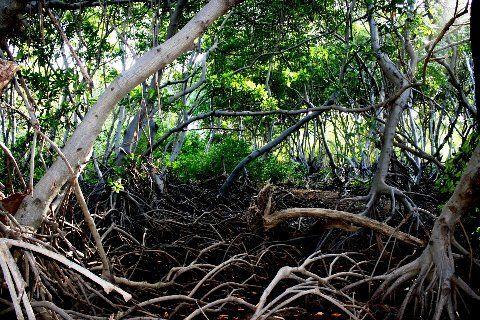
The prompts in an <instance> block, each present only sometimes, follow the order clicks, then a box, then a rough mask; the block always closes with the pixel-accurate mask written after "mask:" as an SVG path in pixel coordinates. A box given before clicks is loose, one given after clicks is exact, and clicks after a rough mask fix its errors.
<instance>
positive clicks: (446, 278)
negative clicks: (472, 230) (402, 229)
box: [342, 241, 480, 320]
mask: <svg viewBox="0 0 480 320" xmlns="http://www.w3.org/2000/svg"><path fill="white" fill-rule="evenodd" d="M378 279H382V280H383V282H382V284H381V285H380V286H379V287H378V288H377V290H376V291H375V293H374V294H373V295H372V300H377V299H378V298H380V297H382V300H383V299H385V298H386V297H388V296H390V295H391V294H392V293H393V292H395V291H396V290H397V289H398V288H399V287H400V286H402V285H405V284H406V283H408V282H409V281H412V282H411V283H410V285H409V287H408V291H407V293H406V295H405V297H404V299H403V302H402V304H401V306H400V309H399V311H398V314H397V319H402V318H403V316H404V314H405V312H406V310H407V307H408V306H409V305H410V302H411V301H412V299H413V300H415V306H420V312H421V313H422V314H423V313H424V312H425V311H426V310H430V312H432V311H433V310H434V311H435V312H434V314H433V317H431V318H432V319H434V320H439V319H440V318H441V316H442V314H443V313H444V311H446V312H447V314H448V316H449V318H450V319H451V320H454V319H457V316H456V311H457V306H456V301H457V299H456V298H457V295H458V294H459V293H460V291H462V292H463V293H465V294H466V295H467V296H469V297H471V298H473V299H476V300H480V296H479V295H478V294H477V293H475V292H474V291H473V289H472V288H470V286H468V284H466V283H465V282H464V281H463V280H462V279H461V278H460V277H459V276H457V275H455V265H454V260H453V255H452V252H451V248H450V243H440V242H439V241H436V242H432V241H430V244H429V246H428V247H427V248H425V250H424V252H423V253H422V255H421V256H420V257H418V258H417V259H416V260H414V261H412V262H410V263H408V264H406V265H404V266H402V267H400V268H397V269H395V270H393V271H391V272H390V273H388V274H387V275H385V276H377V277H373V278H372V279H371V280H378ZM365 282H366V281H363V282H362V281H359V282H357V283H356V284H361V283H365ZM356 284H353V285H349V286H348V287H345V288H344V289H343V290H342V291H348V290H350V289H352V288H353V287H354V286H355V285H356ZM459 289H460V290H459ZM429 298H430V299H431V300H432V303H431V304H430V306H429V308H428V309H427V308H425V306H426V305H427V304H428V302H427V301H428V299H429ZM415 311H416V310H415ZM429 317H430V315H429Z"/></svg>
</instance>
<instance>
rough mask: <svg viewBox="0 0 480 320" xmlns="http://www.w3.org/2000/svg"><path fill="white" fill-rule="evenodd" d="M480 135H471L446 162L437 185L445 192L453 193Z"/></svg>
mask: <svg viewBox="0 0 480 320" xmlns="http://www.w3.org/2000/svg"><path fill="white" fill-rule="evenodd" d="M479 138H480V137H479V136H478V135H475V136H471V137H469V139H467V140H466V141H464V143H463V144H462V146H461V147H460V149H459V150H458V152H456V153H455V154H454V155H453V156H452V157H451V158H450V159H448V160H447V161H446V162H445V170H444V171H443V172H442V173H441V175H440V176H439V178H438V180H437V182H436V187H437V189H438V190H439V191H440V192H441V193H444V194H447V195H448V194H451V193H452V192H453V191H454V190H455V187H456V185H457V183H458V181H459V180H460V177H461V176H462V173H463V171H464V170H465V167H466V165H467V162H468V161H469V160H470V157H471V156H472V153H473V150H474V149H475V147H476V145H477V144H478V141H479Z"/></svg>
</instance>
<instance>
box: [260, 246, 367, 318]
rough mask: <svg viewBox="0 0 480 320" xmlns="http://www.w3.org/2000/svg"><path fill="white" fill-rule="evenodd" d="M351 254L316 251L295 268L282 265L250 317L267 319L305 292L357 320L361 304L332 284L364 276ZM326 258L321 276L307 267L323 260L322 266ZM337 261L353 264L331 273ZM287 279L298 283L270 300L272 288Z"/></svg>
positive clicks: (358, 263) (304, 294)
mask: <svg viewBox="0 0 480 320" xmlns="http://www.w3.org/2000/svg"><path fill="white" fill-rule="evenodd" d="M351 254H353V253H342V254H321V253H320V252H315V253H313V254H312V255H310V256H309V257H308V258H307V259H305V260H304V261H303V263H302V264H301V265H300V266H298V267H289V266H285V267H283V268H281V269H279V270H278V272H277V274H276V276H275V277H274V278H273V279H272V280H271V282H270V283H269V284H268V286H267V287H266V288H265V290H264V291H263V293H262V295H261V297H260V299H259V301H258V303H257V305H256V310H255V313H254V315H253V316H252V318H251V320H257V319H269V318H270V317H271V316H272V315H274V314H275V313H277V312H279V311H280V310H282V309H284V308H285V307H286V306H287V305H289V304H291V303H293V302H294V301H296V300H298V299H299V298H301V297H304V296H306V295H316V296H319V297H321V298H322V299H324V300H326V301H328V302H330V303H331V304H332V305H334V306H336V307H337V308H338V309H339V310H340V311H342V312H343V313H345V314H346V315H348V316H349V317H350V318H351V319H357V320H358V319H359V317H358V311H359V310H360V309H362V306H361V305H359V304H358V302H357V301H355V300H354V299H353V298H352V297H350V296H348V295H347V294H345V293H344V292H342V291H340V290H337V289H335V288H334V286H333V282H335V281H348V279H349V278H362V277H364V272H363V270H362V269H361V267H360V265H361V262H357V261H356V260H354V259H353V258H351V257H350V255H351ZM329 259H331V262H330V263H329V266H328V268H325V269H326V270H325V271H326V275H325V276H323V277H322V276H320V275H319V274H318V273H315V272H313V271H310V270H309V267H311V266H312V264H314V263H317V262H322V263H324V266H325V265H326V264H325V263H326V261H328V260H329ZM340 260H346V263H350V264H352V267H351V268H350V270H349V271H348V272H338V273H334V272H333V269H334V267H335V265H336V263H337V262H339V261H340ZM312 269H314V268H312ZM315 270H316V269H315ZM286 279H291V280H295V281H297V282H298V283H297V284H295V285H293V286H290V287H288V288H286V289H285V290H283V291H282V292H281V293H279V294H278V295H277V296H275V297H273V298H272V299H271V300H270V301H269V298H270V297H271V296H272V293H273V292H274V289H275V288H277V287H278V286H280V283H281V282H282V281H283V280H286Z"/></svg>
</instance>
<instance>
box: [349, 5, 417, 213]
mask: <svg viewBox="0 0 480 320" xmlns="http://www.w3.org/2000/svg"><path fill="white" fill-rule="evenodd" d="M372 8H373V7H372V5H369V8H368V11H369V13H368V23H369V26H370V38H371V44H372V49H373V51H374V53H375V55H376V57H377V61H378V63H379V65H380V67H381V69H382V72H383V74H384V75H385V77H386V78H387V79H388V80H389V81H390V82H391V83H392V84H393V85H394V86H395V87H396V89H397V90H402V89H404V88H405V90H404V91H403V92H402V93H401V94H400V95H399V96H398V98H397V99H395V101H393V103H392V104H391V105H387V108H388V109H389V113H388V119H387V123H386V124H385V128H384V131H383V135H382V148H381V151H380V156H379V158H378V163H377V168H376V171H375V173H374V176H373V180H372V186H371V189H370V192H369V194H368V195H367V196H364V197H357V198H355V199H358V200H368V203H367V206H366V209H365V211H364V212H363V214H367V213H369V212H370V210H371V209H372V207H373V206H374V204H375V202H376V200H377V198H378V196H379V195H381V194H386V195H389V196H391V198H392V202H393V203H392V208H394V207H395V206H394V202H395V197H398V198H399V200H400V201H401V202H402V204H403V205H404V206H405V208H406V209H407V211H409V212H411V213H414V206H413V202H412V201H411V200H410V199H409V198H408V197H406V196H405V194H404V193H403V192H401V191H400V190H398V189H397V188H394V187H392V186H389V185H388V184H387V183H386V177H387V174H388V169H389V166H390V160H391V158H392V154H393V145H394V139H395V134H396V130H397V125H398V123H399V121H400V119H401V117H402V112H403V109H404V108H405V107H406V106H408V102H409V100H410V99H411V93H412V89H411V87H410V82H409V80H408V76H410V77H411V76H412V75H413V73H414V71H415V68H416V65H417V58H416V55H415V53H414V51H413V48H412V45H411V43H410V40H409V38H408V34H407V35H406V36H405V37H404V46H405V49H406V51H407V53H408V55H409V58H410V61H409V68H410V69H409V72H408V74H404V73H402V72H401V71H400V70H399V68H398V67H397V66H396V65H395V64H394V63H393V61H392V60H391V59H390V57H389V56H388V55H387V54H386V53H385V52H383V51H382V49H381V46H380V36H379V33H378V27H377V24H376V22H375V19H374V18H373V16H372Z"/></svg>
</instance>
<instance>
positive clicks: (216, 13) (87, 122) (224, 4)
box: [16, 0, 242, 228]
mask: <svg viewBox="0 0 480 320" xmlns="http://www.w3.org/2000/svg"><path fill="white" fill-rule="evenodd" d="M240 2H242V0H211V1H210V2H209V3H208V4H206V5H205V7H203V8H202V9H201V10H200V11H199V12H198V13H197V15H196V16H195V17H194V18H193V19H192V20H190V21H189V22H188V23H187V24H186V25H185V26H184V27H183V28H182V29H181V30H180V31H179V32H178V33H177V34H176V35H175V36H173V37H172V38H170V39H169V40H167V41H166V42H165V43H163V44H162V45H159V46H157V47H155V48H153V49H151V50H150V51H148V52H146V53H145V54H144V55H142V56H141V57H140V58H138V60H137V61H136V62H135V64H134V65H133V66H132V67H131V68H130V69H128V70H126V71H125V72H123V73H122V74H121V75H120V76H119V77H118V78H117V79H116V80H115V81H114V82H113V83H111V84H110V85H109V86H108V87H107V88H106V89H105V92H104V93H103V94H102V95H101V96H100V97H99V98H98V101H97V103H96V104H95V105H94V106H93V107H92V108H91V109H90V110H89V111H88V113H87V114H86V115H85V117H84V119H83V121H82V122H81V123H80V125H79V126H78V127H77V129H76V130H75V131H74V133H73V135H72V137H71V138H70V139H69V141H68V142H67V144H66V146H65V148H64V149H63V153H64V154H65V156H66V159H67V160H68V162H69V163H70V164H71V165H72V167H74V168H75V170H76V171H77V174H78V172H80V171H81V170H82V168H83V167H84V166H85V164H86V163H87V162H88V160H89V159H90V156H91V153H92V149H93V144H94V142H95V140H96V138H97V136H98V135H99V134H100V132H101V130H102V126H103V124H104V123H105V120H106V119H107V117H108V115H109V114H110V112H111V111H112V110H113V108H114V107H115V106H116V104H117V103H118V102H119V101H120V99H122V98H123V97H124V96H125V95H126V94H127V93H128V92H130V91H131V90H132V89H133V88H135V87H136V86H137V85H139V84H140V83H141V82H142V81H145V80H146V79H147V78H148V77H149V76H151V75H152V74H154V73H155V72H157V71H158V70H159V69H161V68H163V67H165V66H166V65H167V64H169V63H171V62H172V61H173V60H175V59H176V58H177V57H179V56H180V55H181V54H182V53H184V52H186V51H187V50H190V49H191V48H193V46H194V41H195V39H197V38H198V37H199V36H200V35H201V34H203V33H204V32H205V29H206V28H207V27H208V26H209V25H211V24H212V23H213V22H214V21H215V20H216V19H217V18H219V17H220V16H222V15H223V14H225V13H226V12H227V11H228V10H229V9H230V8H231V7H232V6H234V5H236V4H238V3H240ZM70 178H71V175H70V172H69V171H68V166H67V165H66V164H65V162H64V161H63V160H62V159H60V158H57V160H56V161H55V162H54V164H53V165H52V166H51V167H50V168H49V170H48V171H47V172H46V173H45V175H44V176H43V177H42V178H41V179H40V181H39V182H38V183H37V184H36V186H35V188H34V190H33V193H32V194H31V195H29V196H28V197H26V198H25V199H24V201H23V203H22V205H21V206H20V208H19V210H18V212H17V215H16V218H17V220H18V222H19V223H20V224H22V225H27V226H31V227H34V228H38V227H39V226H40V224H41V223H42V221H43V218H44V216H45V214H46V213H47V211H48V208H49V206H50V204H51V203H52V201H53V199H54V198H55V196H56V195H57V194H58V192H59V191H60V188H61V187H62V186H63V185H64V184H65V183H66V182H67V181H68V180H69V179H70Z"/></svg>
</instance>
